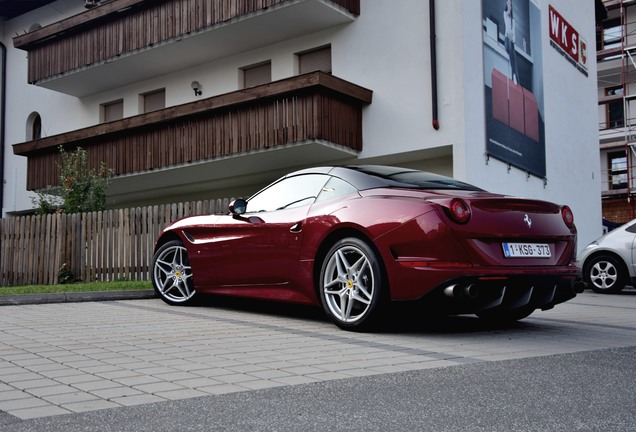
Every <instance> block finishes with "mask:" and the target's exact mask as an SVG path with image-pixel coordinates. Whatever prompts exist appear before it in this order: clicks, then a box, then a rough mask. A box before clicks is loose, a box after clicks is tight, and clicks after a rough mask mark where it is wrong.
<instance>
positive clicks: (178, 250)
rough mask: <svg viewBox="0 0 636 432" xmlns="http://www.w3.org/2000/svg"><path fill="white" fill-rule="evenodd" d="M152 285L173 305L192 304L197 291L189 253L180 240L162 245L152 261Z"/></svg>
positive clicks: (164, 299) (160, 295) (162, 297)
mask: <svg viewBox="0 0 636 432" xmlns="http://www.w3.org/2000/svg"><path fill="white" fill-rule="evenodd" d="M152 285H153V287H154V289H155V292H156V293H157V294H158V295H159V297H161V299H162V300H163V301H165V302H166V303H168V304H171V305H183V304H188V303H191V302H192V301H193V299H194V296H195V294H196V291H195V290H194V284H193V282H192V268H190V261H189V260H188V251H187V250H186V248H185V247H184V246H183V243H181V241H179V240H172V241H169V242H167V243H166V244H164V245H162V246H161V247H160V248H159V249H157V252H156V253H155V255H154V257H153V259H152Z"/></svg>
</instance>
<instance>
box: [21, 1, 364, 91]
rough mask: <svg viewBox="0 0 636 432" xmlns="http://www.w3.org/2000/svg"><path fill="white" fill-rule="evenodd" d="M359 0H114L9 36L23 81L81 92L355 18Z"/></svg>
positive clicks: (212, 58) (142, 77)
mask: <svg viewBox="0 0 636 432" xmlns="http://www.w3.org/2000/svg"><path fill="white" fill-rule="evenodd" d="M359 13H360V0H161V1H144V0H114V1H112V2H109V3H105V4H103V5H102V6H99V7H97V8H95V9H91V10H88V11H86V12H83V13H81V14H78V15H75V16H72V17H70V18H67V19H65V20H62V21H59V22H57V23H54V24H51V25H49V26H46V27H43V28H41V29H38V30H35V31H32V32H29V33H27V34H24V35H21V36H18V37H16V38H14V39H13V44H14V46H15V47H16V48H19V49H22V50H25V51H27V52H28V82H29V83H31V84H35V85H38V86H41V87H45V88H48V89H51V90H55V91H58V92H62V93H65V94H69V95H73V96H77V97H83V96H87V95H90V94H95V93H99V92H103V91H106V90H110V89H114V88H117V87H122V86H125V85H127V84H131V83H134V82H138V81H142V80H146V79H149V78H153V77H157V76H161V75H165V74H169V73H173V72H176V71H179V70H184V69H187V68H189V67H193V66H196V65H200V64H203V63H206V62H210V61H213V60H216V59H220V58H222V57H225V56H228V55H231V54H235V53H239V52H244V51H247V50H251V49H255V48H259V47H262V46H266V45H269V44H273V43H276V42H280V41H284V40H287V39H290V38H294V37H297V36H300V35H304V34H310V33H313V32H316V31H319V30H323V29H326V28H329V27H333V26H337V25H340V24H345V23H349V22H352V21H353V20H355V18H356V16H357V15H358V14H359Z"/></svg>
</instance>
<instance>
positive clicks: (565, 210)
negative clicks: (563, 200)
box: [561, 206, 574, 228]
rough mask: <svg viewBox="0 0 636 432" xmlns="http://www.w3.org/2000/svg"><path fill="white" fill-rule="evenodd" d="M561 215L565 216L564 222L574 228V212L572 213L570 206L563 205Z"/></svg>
mask: <svg viewBox="0 0 636 432" xmlns="http://www.w3.org/2000/svg"><path fill="white" fill-rule="evenodd" d="M561 216H563V222H565V224H566V225H567V226H568V228H572V227H573V226H574V213H572V210H570V207H568V206H563V207H561Z"/></svg>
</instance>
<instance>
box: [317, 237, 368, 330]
mask: <svg viewBox="0 0 636 432" xmlns="http://www.w3.org/2000/svg"><path fill="white" fill-rule="evenodd" d="M322 279H323V280H322V290H323V294H324V299H325V302H326V305H327V307H328V309H329V311H330V312H331V314H332V316H333V317H334V318H336V319H337V320H338V321H340V322H342V323H348V324H353V323H356V322H357V321H360V320H361V319H363V318H364V317H365V315H366V314H367V312H369V310H370V308H371V306H372V301H373V296H374V295H375V294H376V292H375V286H376V285H375V283H376V281H375V279H374V275H373V269H372V268H371V263H370V260H369V257H368V256H367V255H366V254H365V252H364V251H363V250H362V249H360V248H358V247H356V246H353V245H351V244H344V245H342V246H341V247H339V248H338V249H336V250H335V251H334V252H333V253H332V254H331V255H330V256H329V258H328V261H327V263H326V266H325V270H324V272H323V278H322Z"/></svg>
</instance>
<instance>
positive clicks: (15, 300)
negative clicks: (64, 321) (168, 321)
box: [0, 290, 155, 306]
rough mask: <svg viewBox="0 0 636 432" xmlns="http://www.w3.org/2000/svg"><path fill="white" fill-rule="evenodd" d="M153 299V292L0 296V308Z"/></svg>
mask: <svg viewBox="0 0 636 432" xmlns="http://www.w3.org/2000/svg"><path fill="white" fill-rule="evenodd" d="M154 297H155V292H154V291H153V290H130V291H96V292H68V293H52V294H19V295H0V306H17V305H28V304H44V303H75V302H92V301H109V300H141V299H150V298H154Z"/></svg>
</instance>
